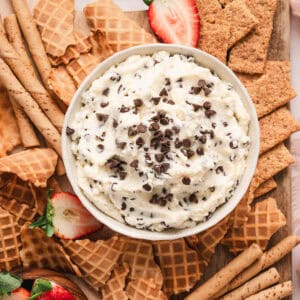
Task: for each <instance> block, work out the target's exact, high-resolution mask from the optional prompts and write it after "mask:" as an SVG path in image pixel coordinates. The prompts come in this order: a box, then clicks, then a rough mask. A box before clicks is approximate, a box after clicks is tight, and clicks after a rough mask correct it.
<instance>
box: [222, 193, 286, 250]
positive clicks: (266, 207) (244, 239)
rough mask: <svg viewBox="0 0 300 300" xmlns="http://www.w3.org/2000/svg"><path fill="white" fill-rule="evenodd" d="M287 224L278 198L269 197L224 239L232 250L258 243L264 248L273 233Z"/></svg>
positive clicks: (242, 248)
mask: <svg viewBox="0 0 300 300" xmlns="http://www.w3.org/2000/svg"><path fill="white" fill-rule="evenodd" d="M284 225H286V218H285V216H284V215H283V214H282V212H281V211H280V210H279V209H278V207H277V203H276V200H275V199H273V198H267V199H266V200H264V201H261V202H258V203H256V205H255V206H254V207H253V208H252V209H251V212H250V214H249V217H248V221H247V222H246V223H245V224H244V225H243V226H241V227H235V228H233V230H232V231H231V232H230V234H229V235H227V236H226V237H225V239H224V241H223V243H224V245H227V246H228V247H229V250H230V252H232V253H235V254H236V253H239V252H241V251H243V250H245V249H246V248H248V247H249V246H250V245H251V244H253V243H257V244H258V245H259V246H260V247H261V249H262V250H264V249H265V248H266V247H267V244H268V242H269V240H270V239H271V237H272V235H273V234H274V233H275V232H277V231H278V230H279V229H280V228H281V227H283V226H284Z"/></svg>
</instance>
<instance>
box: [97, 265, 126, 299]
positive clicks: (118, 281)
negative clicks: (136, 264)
mask: <svg viewBox="0 0 300 300" xmlns="http://www.w3.org/2000/svg"><path fill="white" fill-rule="evenodd" d="M128 273H129V267H128V265H127V264H122V265H119V266H116V267H115V268H114V269H113V272H112V276H111V278H110V279H109V280H108V281H107V283H106V285H105V286H103V287H102V289H101V294H102V299H103V300H127V299H128V297H127V295H126V293H125V286H126V277H127V275H128Z"/></svg>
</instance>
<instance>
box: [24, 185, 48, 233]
mask: <svg viewBox="0 0 300 300" xmlns="http://www.w3.org/2000/svg"><path fill="white" fill-rule="evenodd" d="M52 193H53V190H48V191H47V205H46V207H45V211H44V215H43V216H41V217H39V218H38V220H37V221H35V222H33V223H31V224H30V225H29V228H36V227H40V228H42V229H43V230H44V231H45V232H46V235H47V236H48V237H52V236H53V234H54V227H53V216H54V208H53V206H52V204H51V195H52Z"/></svg>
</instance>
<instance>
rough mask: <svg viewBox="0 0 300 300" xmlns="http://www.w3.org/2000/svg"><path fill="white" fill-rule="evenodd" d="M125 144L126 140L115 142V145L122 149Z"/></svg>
mask: <svg viewBox="0 0 300 300" xmlns="http://www.w3.org/2000/svg"><path fill="white" fill-rule="evenodd" d="M126 145H127V143H126V142H118V143H117V147H118V148H119V149H122V150H123V149H125V147H126Z"/></svg>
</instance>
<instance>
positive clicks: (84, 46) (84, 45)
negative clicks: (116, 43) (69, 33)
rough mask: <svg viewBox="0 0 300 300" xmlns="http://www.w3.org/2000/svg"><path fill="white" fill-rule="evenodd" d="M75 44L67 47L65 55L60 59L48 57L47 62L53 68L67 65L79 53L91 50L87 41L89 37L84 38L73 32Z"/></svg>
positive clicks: (90, 45)
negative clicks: (48, 61)
mask: <svg viewBox="0 0 300 300" xmlns="http://www.w3.org/2000/svg"><path fill="white" fill-rule="evenodd" d="M74 37H75V41H76V44H75V45H72V46H69V47H68V48H67V50H66V53H65V54H64V55H63V56H60V57H53V56H49V60H50V62H51V64H52V65H53V66H58V65H60V64H65V65H66V64H68V63H69V62H70V61H71V60H73V59H76V58H78V57H79V56H80V54H81V53H87V52H89V51H90V50H91V48H92V44H91V42H90V41H89V37H86V36H84V35H83V34H82V33H80V32H76V31H75V32H74Z"/></svg>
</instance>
